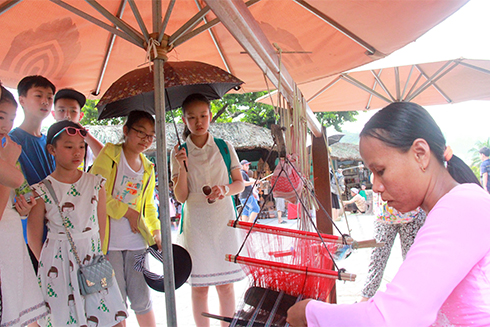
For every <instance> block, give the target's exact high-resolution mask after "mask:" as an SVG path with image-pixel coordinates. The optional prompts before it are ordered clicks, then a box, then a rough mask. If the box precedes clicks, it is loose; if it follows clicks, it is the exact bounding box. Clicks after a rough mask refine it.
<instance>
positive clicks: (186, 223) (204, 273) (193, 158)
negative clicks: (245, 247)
mask: <svg viewBox="0 0 490 327" xmlns="http://www.w3.org/2000/svg"><path fill="white" fill-rule="evenodd" d="M226 144H227V146H228V150H229V152H230V159H231V167H230V168H231V170H233V169H238V168H240V163H239V162H238V156H237V154H236V152H235V149H234V148H233V146H232V145H231V144H229V143H228V142H226ZM187 151H188V160H187V167H188V171H189V172H188V174H187V180H188V187H189V195H188V197H187V199H186V201H185V205H184V210H183V211H184V212H183V215H182V217H181V220H180V225H181V226H180V227H181V228H182V234H179V235H178V237H177V239H176V242H177V243H178V244H180V245H182V246H183V247H184V248H185V249H186V250H187V251H188V252H189V254H190V256H191V259H192V272H191V276H190V277H189V279H188V280H187V282H188V283H189V284H190V285H191V286H196V287H204V286H212V285H222V284H228V283H233V282H236V281H239V280H241V279H243V278H244V277H245V274H244V272H243V271H242V269H241V267H240V265H238V264H235V263H230V262H227V261H225V255H226V254H236V252H237V251H238V248H239V246H240V244H241V241H240V237H239V234H238V232H239V231H238V230H237V229H235V228H231V227H228V226H227V223H228V221H229V220H230V219H235V217H236V215H235V209H234V207H233V201H232V198H231V196H225V197H224V199H222V200H218V201H216V202H215V203H213V204H211V205H210V204H208V203H207V201H206V197H205V196H204V194H203V193H202V187H203V185H206V184H207V185H210V186H213V185H224V184H228V183H229V178H228V170H227V168H226V165H225V162H224V160H223V156H222V155H221V153H220V151H219V148H218V146H217V145H216V142H214V138H213V137H212V136H211V135H210V136H209V137H208V140H207V142H206V144H205V145H204V146H203V147H202V148H198V147H197V146H196V145H195V144H194V143H193V142H192V140H191V139H190V138H187ZM171 158H172V159H171V169H172V177H175V176H178V174H179V166H178V163H177V161H176V160H175V156H174V152H172V154H171Z"/></svg>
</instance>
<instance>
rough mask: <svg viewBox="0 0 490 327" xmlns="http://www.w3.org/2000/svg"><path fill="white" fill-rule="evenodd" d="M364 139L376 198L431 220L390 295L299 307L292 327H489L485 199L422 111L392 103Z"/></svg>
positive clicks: (291, 315) (489, 216) (488, 208)
mask: <svg viewBox="0 0 490 327" xmlns="http://www.w3.org/2000/svg"><path fill="white" fill-rule="evenodd" d="M360 136H361V139H360V152H361V156H362V157H363V159H364V162H365V163H366V165H367V166H368V167H369V169H370V170H371V171H372V172H373V176H374V181H373V191H374V192H378V193H380V194H381V196H382V198H383V200H384V201H387V202H388V205H389V206H392V207H394V208H396V209H397V210H399V211H401V212H408V211H411V210H414V209H415V208H417V207H418V206H420V207H421V208H422V209H423V210H424V211H425V212H427V213H428V215H427V220H426V222H425V225H424V226H423V227H422V228H421V229H420V231H419V233H418V234H417V237H416V238H415V241H414V243H413V245H412V248H411V249H410V251H409V252H408V254H407V257H406V260H405V261H404V262H403V264H402V265H401V267H400V269H399V271H398V273H397V274H396V276H395V277H394V278H393V281H392V282H391V283H390V284H388V285H387V289H386V291H385V292H378V293H377V294H376V295H375V296H374V297H372V298H371V299H370V300H369V301H367V302H362V303H354V304H344V305H332V304H327V303H323V302H319V301H313V300H305V301H302V302H299V303H297V304H296V305H294V306H293V307H291V308H290V309H289V311H288V321H289V322H290V324H291V326H306V325H307V326H309V327H311V326H470V325H471V326H490V302H489V299H490V278H489V277H490V238H489V235H490V196H489V195H488V193H486V192H485V191H484V190H483V189H482V188H481V187H480V186H479V183H478V180H477V179H476V177H475V175H474V174H473V173H472V171H471V170H470V168H469V167H468V166H466V164H464V163H463V161H462V160H460V159H459V158H458V157H456V156H455V155H453V154H452V151H451V150H450V148H449V147H446V145H445V139H444V137H443V135H442V132H441V130H440V129H439V127H438V126H437V124H436V123H435V121H434V120H433V119H432V117H431V116H430V115H429V113H428V112H427V111H426V110H425V109H423V108H422V107H420V106H419V105H416V104H413V103H404V102H400V103H393V104H390V105H389V106H387V107H386V108H384V109H383V110H381V111H379V112H378V113H376V114H375V115H374V116H373V117H372V118H371V119H370V121H369V122H368V123H367V124H366V126H365V127H364V129H363V130H362V132H361V135H360ZM472 183H474V184H472ZM475 184H478V185H475Z"/></svg>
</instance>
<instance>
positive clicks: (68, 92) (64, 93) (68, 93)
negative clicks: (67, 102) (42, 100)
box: [54, 89, 87, 109]
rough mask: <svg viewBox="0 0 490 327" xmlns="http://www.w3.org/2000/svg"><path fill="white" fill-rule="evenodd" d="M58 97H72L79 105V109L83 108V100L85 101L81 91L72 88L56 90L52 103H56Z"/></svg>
mask: <svg viewBox="0 0 490 327" xmlns="http://www.w3.org/2000/svg"><path fill="white" fill-rule="evenodd" d="M59 99H74V100H76V101H77V102H78V104H79V105H80V109H82V108H83V106H84V105H85V102H86V101H87V99H86V98H85V95H83V94H82V93H80V92H78V91H77V90H74V89H61V90H59V91H58V92H56V95H55V96H54V103H56V101H58V100H59Z"/></svg>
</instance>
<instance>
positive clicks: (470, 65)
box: [459, 61, 490, 74]
mask: <svg viewBox="0 0 490 327" xmlns="http://www.w3.org/2000/svg"><path fill="white" fill-rule="evenodd" d="M459 64H460V65H463V66H465V67H468V68H472V69H475V70H477V71H479V72H481V73H485V74H490V70H488V69H485V68H481V67H478V66H475V65H472V64H468V63H466V62H463V61H460V62H459Z"/></svg>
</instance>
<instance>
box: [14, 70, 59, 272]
mask: <svg viewBox="0 0 490 327" xmlns="http://www.w3.org/2000/svg"><path fill="white" fill-rule="evenodd" d="M17 92H18V93H19V103H20V105H21V106H22V108H23V109H24V121H23V122H22V124H20V126H19V127H17V128H14V129H13V130H12V131H11V132H10V133H9V135H10V138H11V139H12V140H13V141H14V142H15V143H17V144H19V145H20V146H21V147H22V153H21V154H20V157H19V163H20V167H21V169H22V173H23V174H24V177H25V178H26V181H27V183H28V184H29V185H32V184H36V183H38V182H40V181H42V180H43V179H45V178H46V176H48V175H50V174H51V173H52V172H53V171H54V168H55V164H54V160H53V158H52V157H51V155H50V154H48V152H47V151H46V135H44V134H42V133H41V125H42V122H43V120H44V119H45V118H46V117H48V116H49V113H50V112H51V107H52V106H53V97H54V94H55V92H56V87H55V86H54V85H53V83H51V82H50V81H49V80H48V79H47V78H45V77H43V76H39V75H33V76H26V77H24V78H23V79H22V80H21V81H20V82H19V84H18V85H17ZM22 227H23V229H24V239H25V241H26V243H27V234H26V228H27V219H22ZM45 235H46V229H45ZM28 250H29V255H30V256H31V260H32V264H33V266H34V270H35V271H36V273H37V266H38V262H37V259H36V257H35V256H34V254H33V253H32V251H31V249H30V248H29V247H28Z"/></svg>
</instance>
